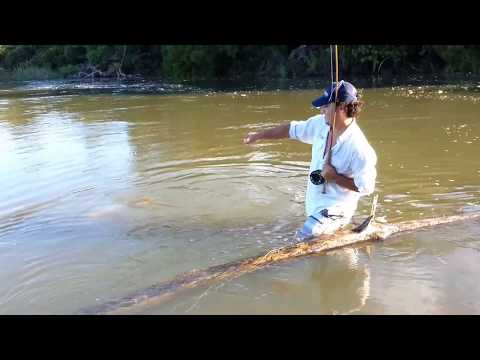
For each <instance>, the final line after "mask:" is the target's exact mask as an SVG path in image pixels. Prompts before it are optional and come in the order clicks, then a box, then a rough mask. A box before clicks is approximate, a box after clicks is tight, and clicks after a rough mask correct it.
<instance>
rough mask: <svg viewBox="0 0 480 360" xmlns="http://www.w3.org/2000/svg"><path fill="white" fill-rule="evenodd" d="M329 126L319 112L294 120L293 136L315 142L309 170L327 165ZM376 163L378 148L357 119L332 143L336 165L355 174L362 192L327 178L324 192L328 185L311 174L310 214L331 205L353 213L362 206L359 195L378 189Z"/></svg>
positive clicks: (337, 211) (342, 171) (332, 211)
mask: <svg viewBox="0 0 480 360" xmlns="http://www.w3.org/2000/svg"><path fill="white" fill-rule="evenodd" d="M329 129H330V126H329V125H328V124H327V123H326V121H325V116H324V115H316V116H313V117H311V118H309V119H308V120H306V121H292V122H291V123H290V131H289V136H290V138H292V139H296V140H299V141H301V142H304V143H307V144H311V145H312V161H311V163H310V171H309V174H310V173H311V172H312V171H315V170H318V169H320V170H321V169H322V168H323V164H324V162H325V161H326V157H325V158H324V156H323V155H324V151H325V143H326V141H327V136H328V131H329ZM376 164H377V155H376V153H375V150H374V149H373V148H372V147H371V145H370V144H369V143H368V141H367V139H366V137H365V135H364V134H363V132H362V130H361V129H360V128H359V127H358V125H357V122H356V121H355V120H354V121H353V122H352V123H351V124H350V125H349V126H348V127H347V128H346V129H345V131H344V132H343V133H342V134H341V135H340V136H339V137H338V139H337V143H336V144H335V146H333V147H332V165H333V167H334V168H335V169H336V170H337V172H338V173H339V174H342V175H344V176H346V177H349V178H353V181H354V183H355V185H356V186H357V188H358V190H359V192H356V191H352V190H349V189H346V188H344V187H342V186H340V185H337V184H336V183H332V182H327V185H326V186H327V188H326V194H323V193H322V191H323V187H324V185H323V184H321V185H314V184H313V183H312V182H311V181H310V177H309V178H308V186H307V194H306V199H305V210H306V213H307V216H310V215H314V216H315V215H316V214H319V212H320V211H321V210H323V209H328V212H329V214H339V215H343V216H345V217H351V216H353V214H354V213H355V210H356V209H357V206H358V199H360V197H361V196H362V195H369V194H371V193H372V192H373V191H374V190H375V179H376V177H377V170H376Z"/></svg>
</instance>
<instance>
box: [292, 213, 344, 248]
mask: <svg viewBox="0 0 480 360" xmlns="http://www.w3.org/2000/svg"><path fill="white" fill-rule="evenodd" d="M350 220H351V218H350V217H344V216H332V215H328V212H326V211H322V212H321V213H320V214H318V215H315V216H309V217H308V218H307V220H306V221H305V223H304V224H303V227H302V228H301V229H299V230H298V231H297V233H296V236H295V237H296V239H297V240H298V241H308V240H311V239H313V238H314V237H316V236H319V235H322V234H332V233H334V232H335V231H337V230H339V229H341V228H342V227H344V226H346V225H347V224H348V223H349V222H350Z"/></svg>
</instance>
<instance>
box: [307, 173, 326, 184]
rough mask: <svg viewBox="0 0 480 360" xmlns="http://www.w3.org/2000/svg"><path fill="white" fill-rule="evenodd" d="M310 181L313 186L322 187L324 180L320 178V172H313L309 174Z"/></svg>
mask: <svg viewBox="0 0 480 360" xmlns="http://www.w3.org/2000/svg"><path fill="white" fill-rule="evenodd" d="M310 181H311V182H312V184H313V185H322V184H323V183H325V178H324V177H323V176H322V170H315V171H312V172H311V173H310Z"/></svg>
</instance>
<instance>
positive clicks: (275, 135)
mask: <svg viewBox="0 0 480 360" xmlns="http://www.w3.org/2000/svg"><path fill="white" fill-rule="evenodd" d="M289 131H290V123H289V122H288V123H285V124H282V125H279V126H277V127H274V128H272V129H268V130H264V131H260V132H258V133H254V132H251V133H248V134H247V136H246V137H245V138H244V139H243V143H244V144H252V143H254V142H256V141H258V140H262V139H285V138H288V137H289Z"/></svg>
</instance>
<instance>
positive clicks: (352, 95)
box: [312, 80, 357, 108]
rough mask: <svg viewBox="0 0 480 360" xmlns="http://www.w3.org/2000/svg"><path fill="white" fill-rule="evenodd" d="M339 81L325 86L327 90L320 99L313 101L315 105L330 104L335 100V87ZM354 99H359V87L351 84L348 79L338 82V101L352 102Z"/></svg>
mask: <svg viewBox="0 0 480 360" xmlns="http://www.w3.org/2000/svg"><path fill="white" fill-rule="evenodd" d="M336 86H337V83H335V82H334V83H333V84H332V85H330V86H327V87H326V88H325V91H324V93H323V95H322V96H320V97H319V98H318V99H316V100H313V101H312V105H313V106H314V107H317V108H318V107H321V106H324V105H328V104H330V103H332V102H335V87H336ZM352 101H357V89H356V88H355V86H353V85H352V84H350V83H349V82H347V81H343V80H341V81H339V82H338V102H345V103H347V104H348V103H351V102H352Z"/></svg>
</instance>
